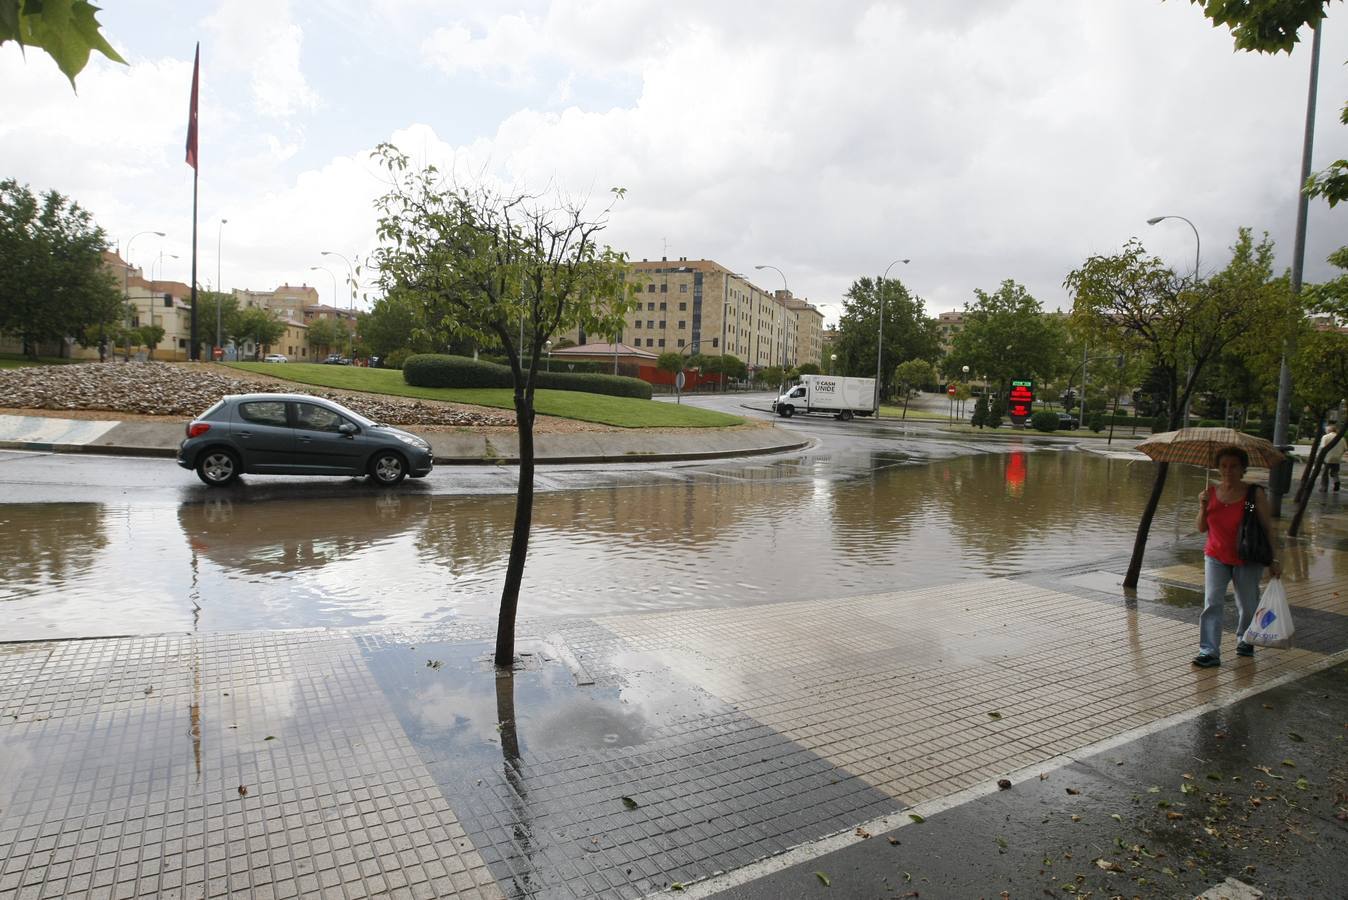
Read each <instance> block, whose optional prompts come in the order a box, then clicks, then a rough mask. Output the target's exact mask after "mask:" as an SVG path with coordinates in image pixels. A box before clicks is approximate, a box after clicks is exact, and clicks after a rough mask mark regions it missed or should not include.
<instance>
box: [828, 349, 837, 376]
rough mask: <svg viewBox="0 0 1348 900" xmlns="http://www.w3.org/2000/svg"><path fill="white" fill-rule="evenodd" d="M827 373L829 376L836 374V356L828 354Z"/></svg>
mask: <svg viewBox="0 0 1348 900" xmlns="http://www.w3.org/2000/svg"><path fill="white" fill-rule="evenodd" d="M828 373H829V374H830V375H837V374H838V354H836V353H830V354H829V355H828Z"/></svg>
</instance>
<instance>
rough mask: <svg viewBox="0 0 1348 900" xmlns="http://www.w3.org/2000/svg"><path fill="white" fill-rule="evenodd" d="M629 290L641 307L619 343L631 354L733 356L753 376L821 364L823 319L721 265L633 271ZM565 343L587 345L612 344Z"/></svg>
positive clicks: (634, 266)
mask: <svg viewBox="0 0 1348 900" xmlns="http://www.w3.org/2000/svg"><path fill="white" fill-rule="evenodd" d="M627 283H628V284H629V285H634V286H635V287H636V299H637V301H638V305H637V308H636V309H635V310H633V312H632V313H630V314H629V315H628V317H627V322H626V325H625V327H624V328H623V332H622V334H621V335H620V336H619V339H620V340H621V342H622V343H624V344H626V345H628V346H630V347H634V348H638V349H641V350H644V351H647V352H650V353H655V354H656V355H659V354H661V353H667V352H671V351H672V352H681V353H688V354H692V353H695V352H696V353H701V354H702V355H704V356H722V355H726V354H729V355H731V356H736V357H738V358H739V359H741V360H743V361H744V363H745V364H746V365H748V366H749V367H751V368H752V369H754V370H759V369H764V368H767V367H768V366H774V365H788V366H796V365H799V364H800V363H802V362H818V354H819V352H820V338H819V335H820V332H821V331H822V324H823V314H822V313H820V312H819V311H818V310H817V309H815V308H814V307H813V306H811V305H810V304H809V303H808V302H806V301H804V300H797V299H795V298H794V297H792V296H791V294H790V292H788V291H775V292H771V293H770V292H768V291H765V290H763V289H762V288H760V287H758V286H757V285H755V284H754V283H753V282H751V281H750V280H749V279H748V278H747V277H746V276H744V275H743V274H741V273H738V272H733V271H731V270H730V269H727V268H726V267H725V266H722V265H720V264H719V263H717V262H714V261H712V260H707V259H694V260H690V259H687V258H682V257H681V258H679V259H677V260H670V259H659V260H648V259H643V260H640V261H639V262H632V263H629V268H628V273H627ZM561 337H563V338H569V339H570V340H573V341H576V342H578V343H580V344H586V343H588V342H591V341H606V340H608V339H609V338H610V337H611V336H610V335H582V334H579V333H578V332H576V331H572V332H571V333H570V334H566V335H561ZM802 353H804V354H806V355H802ZM808 354H813V356H810V355H808Z"/></svg>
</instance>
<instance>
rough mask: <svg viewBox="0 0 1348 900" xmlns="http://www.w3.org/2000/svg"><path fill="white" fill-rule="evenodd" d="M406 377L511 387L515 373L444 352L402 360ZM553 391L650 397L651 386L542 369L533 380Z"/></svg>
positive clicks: (427, 382)
mask: <svg viewBox="0 0 1348 900" xmlns="http://www.w3.org/2000/svg"><path fill="white" fill-rule="evenodd" d="M403 381H406V382H407V383H408V384H410V385H414V386H416V387H452V388H512V387H514V386H515V381H514V377H513V376H512V375H511V373H510V368H509V367H508V366H502V365H498V364H497V363H493V362H487V361H486V360H483V359H469V358H468V357H466V356H442V355H439V354H433V353H418V354H416V355H415V356H410V357H408V358H407V360H406V362H404V363H403ZM534 386H535V387H537V388H542V389H544V390H553V391H580V392H582V393H589V394H608V395H610V396H613V397H636V398H637V399H639V400H649V399H651V386H650V385H649V384H648V383H646V382H644V381H642V380H641V379H640V378H627V377H624V376H622V375H600V374H594V373H582V372H539V373H538V379H537V381H536V382H535V384H534Z"/></svg>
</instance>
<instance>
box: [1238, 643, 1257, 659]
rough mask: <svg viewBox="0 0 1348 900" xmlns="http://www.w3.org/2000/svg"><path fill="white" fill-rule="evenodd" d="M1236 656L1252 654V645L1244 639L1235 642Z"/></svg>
mask: <svg viewBox="0 0 1348 900" xmlns="http://www.w3.org/2000/svg"><path fill="white" fill-rule="evenodd" d="M1236 656H1254V645H1253V644H1247V643H1245V642H1244V641H1241V642H1240V643H1239V644H1236Z"/></svg>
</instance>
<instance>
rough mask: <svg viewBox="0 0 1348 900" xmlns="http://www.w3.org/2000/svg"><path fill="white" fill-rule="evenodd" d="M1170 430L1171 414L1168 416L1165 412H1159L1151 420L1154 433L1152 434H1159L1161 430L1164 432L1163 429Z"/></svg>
mask: <svg viewBox="0 0 1348 900" xmlns="http://www.w3.org/2000/svg"><path fill="white" fill-rule="evenodd" d="M1169 430H1170V417H1169V416H1167V415H1166V414H1165V413H1159V414H1157V415H1155V416H1153V417H1152V420H1151V433H1152V434H1157V433H1159V432H1162V431H1169Z"/></svg>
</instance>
